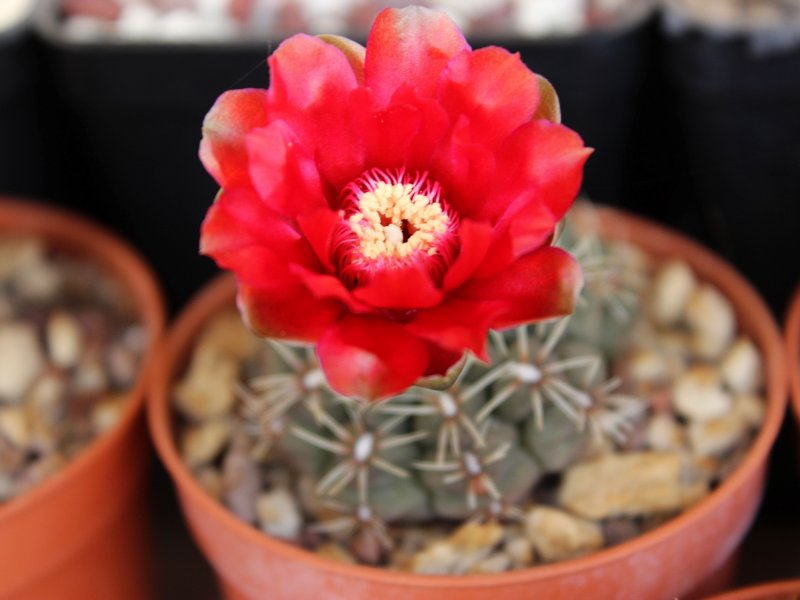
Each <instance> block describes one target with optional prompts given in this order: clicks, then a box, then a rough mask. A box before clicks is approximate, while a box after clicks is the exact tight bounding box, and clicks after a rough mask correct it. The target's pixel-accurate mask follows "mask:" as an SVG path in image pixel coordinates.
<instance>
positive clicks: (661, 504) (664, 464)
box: [559, 452, 698, 520]
mask: <svg viewBox="0 0 800 600" xmlns="http://www.w3.org/2000/svg"><path fill="white" fill-rule="evenodd" d="M697 493H698V492H697V486H696V485H694V483H693V484H692V485H688V484H686V483H684V480H683V461H682V458H681V455H680V454H678V453H674V452H636V453H630V454H614V455H608V456H605V457H603V458H601V459H599V460H594V461H589V462H582V463H578V464H576V465H574V466H572V467H570V468H569V469H568V470H567V471H566V473H565V474H564V477H563V481H562V484H561V489H560V490H559V503H560V504H561V505H562V506H563V507H565V508H566V509H567V510H569V511H570V512H573V513H575V514H576V515H579V516H581V517H585V518H587V519H594V520H599V519H605V518H609V517H617V516H637V515H646V514H651V513H662V512H672V511H677V510H680V509H682V508H683V507H684V506H686V505H687V504H688V503H690V502H692V501H693V500H694V499H695V497H696V496H697Z"/></svg>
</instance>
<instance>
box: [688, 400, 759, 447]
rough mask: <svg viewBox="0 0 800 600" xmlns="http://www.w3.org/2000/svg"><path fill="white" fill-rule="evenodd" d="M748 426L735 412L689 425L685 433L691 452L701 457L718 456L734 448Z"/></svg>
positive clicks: (743, 436) (745, 432) (745, 433)
mask: <svg viewBox="0 0 800 600" xmlns="http://www.w3.org/2000/svg"><path fill="white" fill-rule="evenodd" d="M748 428H749V426H748V423H747V421H746V420H745V419H744V418H743V416H742V415H741V414H740V413H739V412H738V411H735V410H732V411H730V412H729V413H728V414H726V415H723V416H722V417H719V418H717V419H711V420H710V421H693V422H690V423H689V426H688V428H687V433H688V436H689V443H690V445H691V447H692V450H693V451H694V452H695V453H696V454H699V455H701V456H720V455H722V454H725V453H726V452H728V451H729V450H731V449H733V448H734V447H736V445H737V444H738V443H739V442H741V441H742V440H743V439H744V438H745V437H746V435H747V430H748Z"/></svg>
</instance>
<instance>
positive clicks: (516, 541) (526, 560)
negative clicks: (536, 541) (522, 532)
mask: <svg viewBox="0 0 800 600" xmlns="http://www.w3.org/2000/svg"><path fill="white" fill-rule="evenodd" d="M504 549H505V553H506V555H507V556H508V557H509V559H511V566H512V567H513V568H515V569H523V568H525V567H529V566H531V565H532V564H533V562H534V559H533V546H532V545H531V543H530V542H529V541H528V539H527V538H525V537H522V536H515V537H510V538H509V539H508V540H506V544H505V548H504Z"/></svg>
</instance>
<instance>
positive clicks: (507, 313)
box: [458, 246, 583, 329]
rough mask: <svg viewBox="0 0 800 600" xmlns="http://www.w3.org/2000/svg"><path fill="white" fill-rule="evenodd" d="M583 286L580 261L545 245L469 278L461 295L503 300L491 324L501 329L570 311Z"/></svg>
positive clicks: (573, 307) (461, 296)
mask: <svg viewBox="0 0 800 600" xmlns="http://www.w3.org/2000/svg"><path fill="white" fill-rule="evenodd" d="M582 285H583V273H582V272H581V268H580V266H579V265H578V262H577V261H576V260H575V259H574V258H573V257H572V256H570V255H569V254H567V253H566V252H564V251H563V250H561V249H560V248H554V247H552V246H545V247H544V248H541V249H539V250H536V251H535V252H531V253H530V254H527V255H525V256H523V257H521V258H519V259H518V260H517V261H515V262H514V263H513V264H512V265H511V266H510V267H509V268H507V269H506V270H504V271H502V272H500V273H498V274H496V275H493V276H491V277H484V278H482V279H473V280H470V281H468V282H467V283H466V284H464V285H463V286H462V287H461V288H459V289H458V296H459V297H460V298H463V299H465V300H473V301H487V302H500V303H502V312H501V313H500V314H498V315H497V316H496V317H495V318H494V321H493V323H492V327H493V328H496V329H502V328H505V327H511V326H514V325H518V324H520V323H527V322H532V321H538V320H541V319H549V318H553V317H560V316H564V315H567V314H569V313H571V312H572V311H573V310H574V309H575V302H576V301H577V299H578V294H579V292H580V290H581V286H582Z"/></svg>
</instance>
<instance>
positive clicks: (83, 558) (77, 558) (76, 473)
mask: <svg viewBox="0 0 800 600" xmlns="http://www.w3.org/2000/svg"><path fill="white" fill-rule="evenodd" d="M11 232H13V233H14V234H30V235H35V236H38V237H41V238H42V239H44V240H45V241H46V243H47V244H48V247H52V248H55V249H57V250H59V251H64V252H68V253H70V254H72V255H75V256H79V257H85V258H86V259H87V260H90V261H92V262H95V263H97V264H99V265H100V266H102V267H103V268H105V269H106V270H107V271H108V272H109V273H110V274H111V275H112V276H113V277H115V278H116V279H117V280H118V281H119V282H120V283H121V284H122V286H123V287H124V289H125V290H126V292H127V293H128V294H129V296H130V298H131V299H132V301H133V303H134V305H135V306H136V309H137V314H138V317H139V319H140V321H141V323H142V324H143V326H144V327H145V328H146V330H147V333H148V336H149V342H150V345H149V349H148V350H147V351H146V352H145V354H144V355H143V357H142V364H141V369H140V372H139V375H138V378H137V380H136V385H135V387H134V388H133V389H132V390H131V391H130V393H129V399H128V401H127V404H126V406H125V408H124V411H123V413H122V415H121V417H120V420H119V422H118V423H117V424H116V425H115V426H114V427H113V428H112V429H111V430H109V431H108V432H106V433H105V434H104V435H102V436H100V437H99V438H98V439H97V440H95V441H94V442H93V443H92V444H91V445H90V446H89V447H88V448H86V449H85V450H84V451H83V452H81V453H80V454H79V455H78V456H77V457H76V458H75V459H74V460H72V461H71V462H70V463H69V464H67V465H66V466H65V467H64V468H63V469H62V470H61V471H59V472H58V473H56V474H54V475H53V476H51V477H49V478H48V479H46V480H45V481H44V482H43V483H41V484H40V485H38V486H37V487H35V488H34V489H32V490H31V491H29V492H26V493H24V494H22V495H21V496H18V497H16V498H13V499H12V500H10V501H8V502H6V503H4V504H0V564H2V565H3V571H2V572H3V576H2V577H1V578H0V599H2V600H42V599H49V598H53V599H55V598H57V599H58V600H87V599H90V598H98V599H100V598H102V599H105V598H113V599H115V600H141V599H142V598H147V597H150V592H151V583H152V582H151V579H150V555H149V551H148V528H147V520H146V511H145V507H146V497H145V474H146V470H147V466H148V464H149V462H150V453H149V449H148V444H147V437H146V434H145V430H144V419H143V414H142V406H143V402H144V391H145V379H146V374H147V373H148V372H149V371H150V369H151V367H152V366H153V358H154V353H153V349H154V348H155V345H156V343H157V342H158V340H159V337H160V335H161V333H162V330H163V326H164V307H163V302H162V300H161V296H160V293H159V291H158V288H157V286H156V283H155V280H154V279H153V277H152V275H151V274H150V271H149V270H148V269H147V267H146V266H145V265H144V264H143V263H142V261H141V260H140V259H139V257H138V256H137V255H136V254H135V253H134V252H133V251H132V250H131V249H130V248H128V247H127V246H126V245H125V244H123V243H122V242H121V241H120V240H118V239H117V238H115V237H114V236H112V235H111V234H109V233H108V232H106V231H104V230H103V229H101V228H100V227H98V226H96V225H94V224H92V223H90V222H88V221H86V220H84V219H81V218H79V217H76V216H72V215H70V214H68V213H65V212H61V211H59V210H56V209H52V208H47V207H45V206H41V205H36V204H33V203H30V202H22V201H12V200H7V199H2V200H1V201H0V234H5V233H11Z"/></svg>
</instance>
